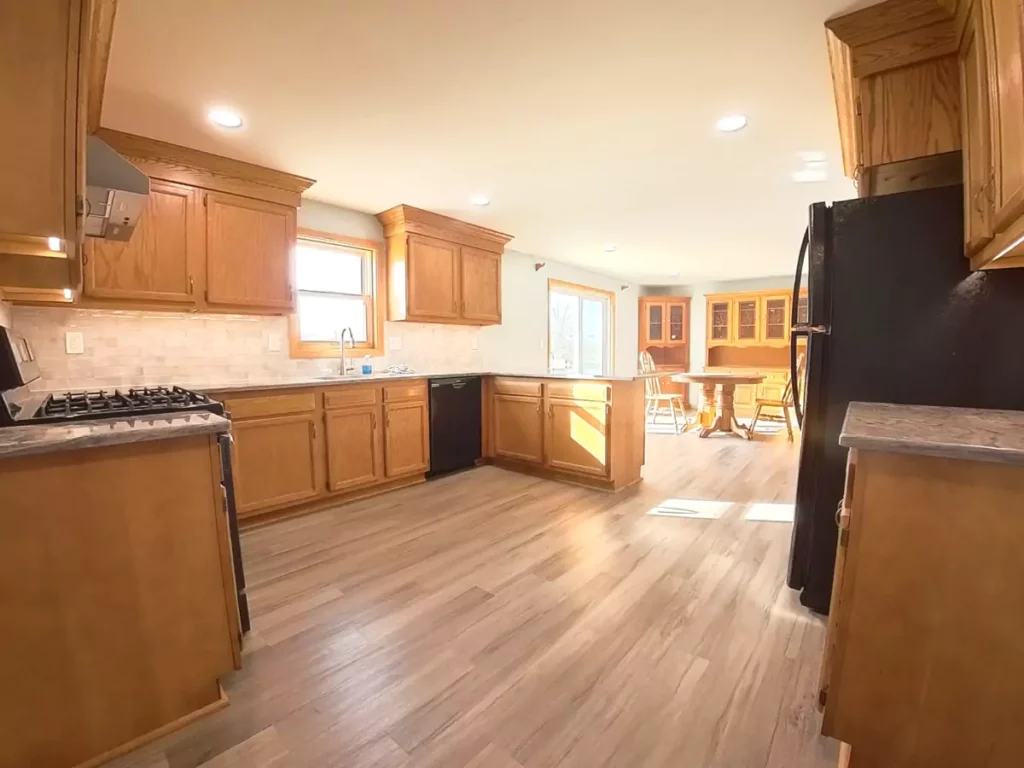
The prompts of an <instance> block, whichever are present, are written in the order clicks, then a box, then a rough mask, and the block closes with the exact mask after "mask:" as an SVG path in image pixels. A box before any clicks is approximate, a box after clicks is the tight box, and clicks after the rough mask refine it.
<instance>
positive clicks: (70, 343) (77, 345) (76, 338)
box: [64, 331, 85, 355]
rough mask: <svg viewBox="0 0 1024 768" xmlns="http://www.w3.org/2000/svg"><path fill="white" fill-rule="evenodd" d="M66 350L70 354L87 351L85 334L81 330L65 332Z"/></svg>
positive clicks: (79, 353)
mask: <svg viewBox="0 0 1024 768" xmlns="http://www.w3.org/2000/svg"><path fill="white" fill-rule="evenodd" d="M64 351H65V352H67V353H68V354H69V355H81V354H83V353H84V352H85V336H84V335H83V334H82V332H81V331H68V332H67V333H65V334H64Z"/></svg>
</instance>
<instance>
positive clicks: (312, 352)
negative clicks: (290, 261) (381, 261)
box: [290, 230, 384, 357]
mask: <svg viewBox="0 0 1024 768" xmlns="http://www.w3.org/2000/svg"><path fill="white" fill-rule="evenodd" d="M379 251H380V245H379V244H378V243H374V242H370V241H366V240H352V239H349V238H343V237H339V236H335V235H330V234H327V233H323V232H312V231H310V230H300V232H299V236H298V240H297V242H296V245H295V314H293V315H292V317H291V322H290V337H291V354H292V357H337V356H338V355H339V354H340V352H339V350H338V341H339V339H340V336H341V331H342V329H344V328H351V329H352V336H353V337H354V339H355V348H356V349H357V350H361V351H362V352H363V354H383V352H384V344H383V319H384V318H383V316H382V315H381V314H380V307H378V304H377V299H378V297H381V298H383V296H384V290H383V279H382V278H383V276H382V275H381V274H379V273H378V261H377V254H378V253H379Z"/></svg>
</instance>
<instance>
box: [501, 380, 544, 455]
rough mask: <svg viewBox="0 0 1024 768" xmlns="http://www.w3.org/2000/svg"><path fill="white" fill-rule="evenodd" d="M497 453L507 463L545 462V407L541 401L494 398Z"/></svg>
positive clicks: (514, 396) (511, 397) (514, 397)
mask: <svg viewBox="0 0 1024 768" xmlns="http://www.w3.org/2000/svg"><path fill="white" fill-rule="evenodd" d="M492 418H493V429H494V433H493V440H494V453H495V455H496V456H501V457H503V458H506V459H515V460H517V461H526V462H529V463H531V464H540V463H541V462H543V461H544V404H543V402H542V401H541V398H540V397H525V396H520V395H505V394H501V393H498V394H496V395H495V396H494V413H493V416H492Z"/></svg>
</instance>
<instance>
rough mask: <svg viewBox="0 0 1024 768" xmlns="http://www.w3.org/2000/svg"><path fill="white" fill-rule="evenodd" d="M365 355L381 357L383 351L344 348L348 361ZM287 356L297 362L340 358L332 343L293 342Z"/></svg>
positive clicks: (381, 349) (339, 349)
mask: <svg viewBox="0 0 1024 768" xmlns="http://www.w3.org/2000/svg"><path fill="white" fill-rule="evenodd" d="M367 355H369V356H370V357H382V356H383V355H384V349H383V348H381V347H370V346H365V345H364V346H355V347H345V356H346V357H348V358H350V359H355V358H359V357H366V356H367ZM289 356H290V357H292V358H293V359H299V360H314V359H324V358H339V357H341V348H340V347H339V346H338V345H337V344H335V343H334V342H332V341H293V343H292V344H291V347H290V349H289Z"/></svg>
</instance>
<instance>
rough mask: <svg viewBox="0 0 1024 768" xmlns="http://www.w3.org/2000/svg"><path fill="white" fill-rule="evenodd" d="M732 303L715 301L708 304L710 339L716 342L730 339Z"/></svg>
mask: <svg viewBox="0 0 1024 768" xmlns="http://www.w3.org/2000/svg"><path fill="white" fill-rule="evenodd" d="M731 309H732V307H731V305H730V303H729V302H728V301H713V302H710V303H709V304H708V339H709V340H710V341H714V342H721V343H724V342H727V341H729V336H730V333H729V326H730V325H731V323H730V315H731V314H732V313H731Z"/></svg>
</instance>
